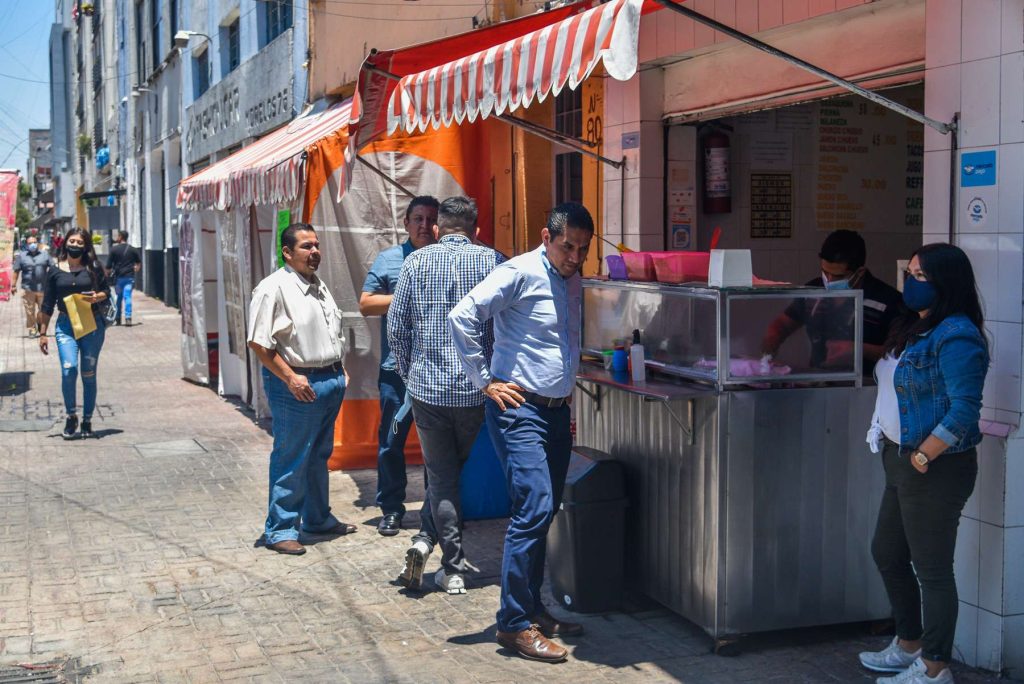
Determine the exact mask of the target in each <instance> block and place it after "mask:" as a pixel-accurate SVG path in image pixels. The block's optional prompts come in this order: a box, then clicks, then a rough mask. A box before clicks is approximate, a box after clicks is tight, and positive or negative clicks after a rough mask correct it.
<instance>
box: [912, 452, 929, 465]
mask: <svg viewBox="0 0 1024 684" xmlns="http://www.w3.org/2000/svg"><path fill="white" fill-rule="evenodd" d="M910 457H911V458H912V459H914V463H916V464H917V465H919V466H922V467H923V466H926V465H928V464H929V463H931V462H932V461H931V459H930V458H928V454H926V453H924V452H923V451H921V450H920V449H914V451H913V452H912V453H911V454H910Z"/></svg>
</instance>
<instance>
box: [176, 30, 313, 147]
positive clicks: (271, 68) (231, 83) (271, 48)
mask: <svg viewBox="0 0 1024 684" xmlns="http://www.w3.org/2000/svg"><path fill="white" fill-rule="evenodd" d="M290 35H291V34H290V33H289V39H288V40H280V39H279V40H275V41H274V42H272V43H270V44H269V45H268V46H267V47H265V48H264V49H262V50H260V51H259V52H258V53H256V55H255V56H253V57H252V59H249V60H246V61H245V62H243V63H242V64H241V65H239V67H238V68H237V69H235V70H234V71H232V72H231V73H230V74H228V75H227V76H225V77H224V78H223V79H221V81H220V82H219V83H217V84H216V85H214V86H213V87H211V88H210V89H209V90H208V91H206V92H205V93H203V95H202V96H200V97H199V98H198V99H197V100H196V101H195V102H194V103H193V104H192V105H191V106H190V107H188V108H187V109H186V110H185V111H186V116H187V118H188V130H187V132H186V135H185V151H186V158H187V160H188V163H189V164H194V163H195V162H197V161H199V160H200V159H203V158H205V157H209V156H210V155H211V154H214V153H216V152H219V151H221V150H224V149H227V148H229V147H233V146H235V145H237V144H239V143H241V142H242V141H243V140H245V139H246V138H252V137H254V136H258V135H263V134H264V133H267V132H269V131H271V130H273V129H275V128H277V127H278V126H280V125H281V124H284V123H287V122H288V121H291V119H292V116H293V114H294V112H293V104H292V100H293V97H292V82H293V78H294V74H293V68H292V41H291V38H290Z"/></svg>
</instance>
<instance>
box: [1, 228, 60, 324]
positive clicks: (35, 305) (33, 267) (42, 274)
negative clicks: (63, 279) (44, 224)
mask: <svg viewBox="0 0 1024 684" xmlns="http://www.w3.org/2000/svg"><path fill="white" fill-rule="evenodd" d="M53 265H54V264H53V259H51V258H50V255H49V254H47V253H46V252H45V251H44V250H42V249H40V248H39V241H38V240H37V239H36V238H35V237H34V236H30V237H29V238H28V240H26V241H25V249H24V250H22V251H21V252H19V253H18V254H17V255H16V256H15V257H14V280H12V281H11V294H14V293H15V292H17V291H18V280H19V279H20V280H21V300H22V303H23V304H24V306H25V329H26V330H27V331H28V336H29V337H35V336H36V335H37V334H38V333H37V332H36V330H37V328H36V324H37V320H38V318H39V306H40V305H41V304H42V303H43V290H44V289H45V288H46V276H47V275H49V273H50V269H51V268H53Z"/></svg>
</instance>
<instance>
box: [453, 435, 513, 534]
mask: <svg viewBox="0 0 1024 684" xmlns="http://www.w3.org/2000/svg"><path fill="white" fill-rule="evenodd" d="M461 490H462V491H461V493H462V519H463V520H487V519H489V518H507V517H508V515H509V511H510V510H511V506H512V505H511V502H510V501H509V498H508V486H507V485H506V483H505V471H504V470H503V469H502V467H501V463H500V462H499V461H498V456H497V454H495V453H494V446H493V445H492V444H491V436H490V434H489V433H488V432H487V428H486V427H482V428H481V430H480V434H479V435H478V436H477V438H476V443H475V444H474V445H473V451H472V452H470V454H469V460H468V461H466V465H464V466H463V467H462V481H461Z"/></svg>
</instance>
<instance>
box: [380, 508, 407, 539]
mask: <svg viewBox="0 0 1024 684" xmlns="http://www.w3.org/2000/svg"><path fill="white" fill-rule="evenodd" d="M400 529H402V516H401V514H399V513H387V514H386V515H385V516H384V517H383V518H381V519H380V522H379V523H377V532H379V533H380V534H381V535H383V536H385V537H394V536H395V535H396V534H398V531H399V530H400Z"/></svg>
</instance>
